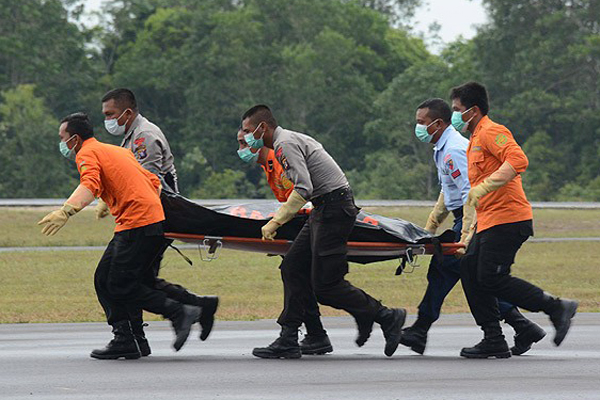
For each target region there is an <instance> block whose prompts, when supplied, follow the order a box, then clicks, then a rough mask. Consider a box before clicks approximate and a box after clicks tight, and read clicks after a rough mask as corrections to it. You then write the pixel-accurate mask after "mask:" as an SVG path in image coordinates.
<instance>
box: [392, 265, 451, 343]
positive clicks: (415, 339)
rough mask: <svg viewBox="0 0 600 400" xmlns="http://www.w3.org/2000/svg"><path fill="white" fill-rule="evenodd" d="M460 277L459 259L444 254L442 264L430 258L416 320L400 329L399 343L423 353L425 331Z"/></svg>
mask: <svg viewBox="0 0 600 400" xmlns="http://www.w3.org/2000/svg"><path fill="white" fill-rule="evenodd" d="M459 279H460V260H458V259H457V258H456V257H455V256H453V255H451V256H444V258H443V262H442V264H440V263H438V262H437V260H435V259H434V258H432V260H431V262H430V264H429V270H428V271H427V282H428V283H427V289H426V291H425V295H424V296H423V300H421V303H420V304H419V314H418V316H417V320H416V321H415V323H414V324H413V325H412V326H411V327H410V328H406V329H404V330H403V331H402V338H401V339H400V343H402V344H403V345H405V346H408V347H410V348H411V350H413V351H414V352H416V353H419V354H423V353H424V352H425V346H426V344H427V332H428V331H429V328H431V325H432V324H433V323H434V322H435V321H437V320H438V318H439V317H440V311H441V309H442V305H443V304H444V300H445V299H446V296H447V295H448V293H450V291H451V290H452V288H453V287H454V286H456V283H457V282H458V280H459Z"/></svg>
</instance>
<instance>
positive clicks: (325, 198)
mask: <svg viewBox="0 0 600 400" xmlns="http://www.w3.org/2000/svg"><path fill="white" fill-rule="evenodd" d="M351 198H352V189H351V188H350V186H345V187H342V188H339V189H335V190H332V191H331V192H329V193H325V194H322V195H320V196H318V197H315V198H314V199H312V200H311V203H312V204H313V206H315V207H319V206H321V205H323V204H326V203H333V202H335V201H340V200H346V199H351Z"/></svg>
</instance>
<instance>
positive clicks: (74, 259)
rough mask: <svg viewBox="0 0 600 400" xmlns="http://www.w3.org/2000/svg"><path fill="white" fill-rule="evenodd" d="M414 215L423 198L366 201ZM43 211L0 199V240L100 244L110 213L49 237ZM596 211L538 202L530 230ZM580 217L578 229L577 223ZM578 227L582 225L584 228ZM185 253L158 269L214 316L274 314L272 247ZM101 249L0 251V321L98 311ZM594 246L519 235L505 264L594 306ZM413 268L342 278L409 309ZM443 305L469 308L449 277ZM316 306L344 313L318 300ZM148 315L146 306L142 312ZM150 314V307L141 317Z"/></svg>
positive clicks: (382, 267) (599, 281) (563, 229)
mask: <svg viewBox="0 0 600 400" xmlns="http://www.w3.org/2000/svg"><path fill="white" fill-rule="evenodd" d="M369 211H373V212H376V213H380V214H385V215H390V216H398V217H401V218H405V219H409V220H411V221H414V222H416V223H422V221H424V219H425V218H426V216H427V213H428V210H427V209H425V208H395V209H388V208H385V209H378V210H369ZM46 212H47V211H46V210H40V209H0V226H1V227H2V233H1V236H0V238H1V239H0V247H7V246H65V245H68V246H74V245H104V244H106V243H107V242H108V240H109V239H110V237H111V236H112V222H111V221H108V220H107V221H102V222H96V221H95V220H94V219H93V213H92V212H89V211H88V212H86V211H84V212H82V213H81V215H77V216H76V217H75V218H73V219H72V220H71V221H69V224H68V225H67V226H66V227H65V228H63V230H61V231H60V232H59V233H58V234H57V235H56V236H55V237H53V238H46V237H44V236H42V235H41V234H40V233H39V227H37V226H35V223H36V222H37V220H39V219H40V218H41V217H42V216H43V215H44V214H45V213H46ZM596 221H600V211H596V210H590V211H587V210H573V211H565V210H560V211H559V210H538V211H536V226H537V232H536V236H538V237H542V236H543V237H574V236H600V229H598V228H597V227H596V223H595V222H596ZM578 226H581V227H582V228H581V229H582V231H581V232H579V231H578ZM582 232H586V234H585V235H583V234H582ZM185 253H186V254H187V255H188V256H190V257H191V258H192V259H193V260H194V266H193V267H190V266H189V265H188V264H186V263H185V262H184V261H183V260H182V259H181V258H180V257H179V256H178V255H177V254H176V253H175V252H174V251H172V250H169V251H168V252H167V255H166V257H165V261H164V263H163V269H162V275H163V277H164V278H166V279H168V280H171V281H173V282H178V283H181V284H183V285H184V286H186V287H188V288H189V289H191V290H193V291H196V292H198V293H202V294H218V295H220V296H221V299H222V306H221V308H220V310H219V318H220V319H224V320H233V319H239V320H247V319H257V318H275V317H276V316H277V314H278V313H279V311H280V309H281V302H282V295H281V291H282V285H281V280H280V277H279V271H278V269H277V267H278V265H279V258H278V257H266V256H264V255H260V254H253V253H242V252H234V251H224V252H223V253H222V254H221V256H220V258H219V259H218V260H216V261H213V262H211V263H205V262H201V261H200V260H199V256H198V252H197V251H195V250H185ZM101 254H102V253H101V252H100V251H68V252H65V251H61V252H31V251H28V252H4V253H0V323H9V322H72V321H103V320H104V316H103V313H102V310H101V308H100V306H99V305H98V302H97V300H96V297H95V293H94V287H93V274H94V269H95V267H96V263H97V262H98V260H99V259H100V256H101ZM599 256H600V246H599V245H598V243H597V242H577V243H526V244H525V245H524V247H523V249H522V250H521V251H520V253H519V255H518V257H517V262H516V264H515V266H514V267H513V271H514V272H515V274H516V275H517V276H520V277H523V278H525V279H528V280H531V281H532V282H534V283H537V284H539V285H540V286H541V287H543V288H544V289H545V290H547V291H550V292H552V293H554V294H557V295H561V296H564V297H571V298H575V299H578V300H579V301H580V302H581V311H600V271H599V269H600V268H599V267H600V262H599V261H598V258H599ZM420 264H421V265H422V267H421V268H419V269H416V270H415V272H414V273H412V274H404V275H402V276H399V277H398V276H394V271H395V269H396V266H397V264H396V263H395V262H385V263H378V264H371V265H368V266H360V265H354V264H353V265H351V272H350V274H349V275H348V276H347V278H348V279H349V280H350V281H351V282H353V283H354V284H356V285H357V286H359V287H361V288H363V289H365V290H367V291H368V292H369V293H371V294H372V295H373V296H375V297H377V298H379V299H382V300H383V301H384V302H385V303H386V304H390V305H393V306H402V307H407V308H408V309H409V310H410V312H412V313H414V312H415V310H416V306H417V305H418V303H419V301H420V299H421V296H422V294H423V291H424V289H425V286H426V273H427V265H428V257H423V258H422V259H421V260H420ZM444 312H449V313H452V312H468V308H467V305H466V302H465V300H464V295H463V293H462V290H461V289H460V287H456V288H455V289H454V291H453V292H452V293H451V294H450V296H449V297H448V299H447V301H446V303H445V305H444ZM323 314H325V315H344V313H343V312H340V311H337V310H333V309H330V308H326V307H324V308H323ZM148 317H150V316H148ZM150 318H151V317H150Z"/></svg>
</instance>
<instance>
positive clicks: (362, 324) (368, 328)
mask: <svg viewBox="0 0 600 400" xmlns="http://www.w3.org/2000/svg"><path fill="white" fill-rule="evenodd" d="M374 322H375V321H373V320H372V319H371V320H368V321H366V320H361V321H359V320H358V319H357V320H356V327H357V328H358V335H356V340H355V342H356V345H357V346H358V347H362V346H364V344H365V343H367V340H369V338H370V337H371V332H372V331H373V323H374Z"/></svg>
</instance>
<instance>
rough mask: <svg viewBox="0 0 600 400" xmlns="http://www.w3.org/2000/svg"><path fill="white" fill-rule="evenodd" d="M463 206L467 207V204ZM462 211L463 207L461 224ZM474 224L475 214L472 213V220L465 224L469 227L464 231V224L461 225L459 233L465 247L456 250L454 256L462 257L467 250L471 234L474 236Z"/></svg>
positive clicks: (471, 237)
mask: <svg viewBox="0 0 600 400" xmlns="http://www.w3.org/2000/svg"><path fill="white" fill-rule="evenodd" d="M465 207H468V206H467V205H465ZM464 212H465V210H464V209H463V224H464V223H465V215H464ZM467 212H469V211H467ZM476 225H477V215H475V213H473V217H472V222H471V223H470V224H469V225H467V226H468V227H469V229H468V230H467V231H466V232H465V230H464V225H463V230H462V231H461V234H460V243H462V244H464V245H465V247H464V248H463V249H458V250H456V253H455V254H454V256H455V257H456V258H462V256H464V255H465V253H466V252H467V248H468V247H469V243H471V239H473V236H475V226H476Z"/></svg>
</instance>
